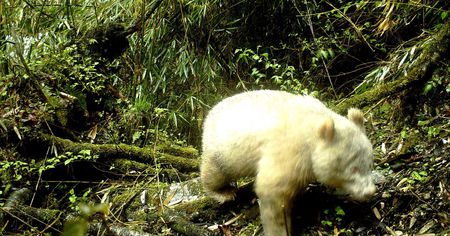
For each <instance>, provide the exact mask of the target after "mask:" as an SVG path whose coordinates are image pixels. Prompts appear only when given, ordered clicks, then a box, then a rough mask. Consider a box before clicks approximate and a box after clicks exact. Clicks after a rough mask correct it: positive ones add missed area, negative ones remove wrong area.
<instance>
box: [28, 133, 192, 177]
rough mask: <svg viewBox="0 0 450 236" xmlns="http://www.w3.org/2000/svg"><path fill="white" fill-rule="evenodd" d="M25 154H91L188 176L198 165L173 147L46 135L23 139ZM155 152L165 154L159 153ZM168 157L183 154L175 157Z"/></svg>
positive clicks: (187, 151) (34, 135) (188, 151)
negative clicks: (52, 149) (76, 140)
mask: <svg viewBox="0 0 450 236" xmlns="http://www.w3.org/2000/svg"><path fill="white" fill-rule="evenodd" d="M22 146H23V147H24V148H25V149H27V150H25V151H26V152H27V153H41V154H43V153H45V152H46V151H47V149H48V148H49V147H54V148H56V150H57V152H58V153H60V154H62V153H65V152H72V153H79V152H80V151H82V150H91V153H92V155H98V156H99V158H100V159H103V160H116V159H127V160H133V161H137V162H141V163H145V164H151V165H154V164H160V165H162V166H166V167H172V168H175V169H177V170H178V171H179V172H182V173H191V172H196V171H198V166H199V162H198V160H197V159H195V158H193V157H194V156H195V155H196V153H197V151H196V150H195V149H193V148H190V147H188V148H186V149H183V147H179V146H177V147H175V148H173V149H171V147H170V146H164V147H155V148H152V147H150V148H149V147H144V148H140V147H136V146H132V145H127V144H91V143H78V142H73V141H71V140H68V139H63V138H59V137H56V136H53V135H49V134H43V133H33V134H31V135H30V136H29V137H24V140H23V145H22ZM158 150H165V151H167V152H168V153H163V152H160V151H158ZM169 153H179V154H185V155H186V156H188V158H186V157H184V156H176V155H172V154H169Z"/></svg>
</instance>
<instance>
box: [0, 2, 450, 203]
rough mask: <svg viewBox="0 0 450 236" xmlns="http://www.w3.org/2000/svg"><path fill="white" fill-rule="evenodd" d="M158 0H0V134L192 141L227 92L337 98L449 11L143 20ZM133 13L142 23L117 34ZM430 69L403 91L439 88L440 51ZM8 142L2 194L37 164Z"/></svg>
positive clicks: (283, 8) (210, 11)
mask: <svg viewBox="0 0 450 236" xmlns="http://www.w3.org/2000/svg"><path fill="white" fill-rule="evenodd" d="M157 2H158V3H159V1H143V0H139V1H131V0H122V1H85V0H72V1H60V0H51V1H48V0H45V1H44V0H26V1H18V0H6V1H2V2H1V3H0V14H1V15H0V50H1V52H2V53H1V55H0V56H1V58H0V111H1V112H0V115H1V117H0V121H1V124H2V128H3V129H2V132H12V133H14V134H15V136H16V138H17V137H19V138H20V137H21V136H23V135H24V134H27V133H28V132H33V131H35V130H43V131H44V132H45V133H50V134H55V135H57V136H60V137H63V138H68V139H71V140H72V141H89V142H94V143H127V144H133V145H136V146H140V147H145V146H149V145H151V144H152V143H153V142H155V141H156V140H158V139H162V137H164V138H168V139H170V140H178V141H176V142H177V143H178V144H183V143H188V144H191V145H194V146H196V147H199V145H200V132H201V125H202V121H203V118H204V116H205V115H206V114H207V111H208V110H209V108H210V107H211V106H212V105H213V104H215V103H216V102H217V101H219V100H220V99H221V98H223V97H225V96H228V95H231V94H235V93H237V92H240V91H245V90H252V89H262V88H263V89H282V90H287V91H291V92H295V93H299V94H312V95H314V96H317V97H319V98H321V99H323V100H325V101H328V102H329V103H336V102H337V101H341V100H342V99H344V98H347V97H349V96H352V95H354V94H361V93H363V92H365V91H367V90H369V89H371V88H372V87H373V86H375V85H376V84H379V83H384V82H387V81H392V80H395V79H396V78H398V77H399V76H402V75H404V74H406V73H408V71H409V70H410V68H411V67H412V65H413V64H414V62H415V60H416V59H417V57H418V55H419V54H420V52H421V51H422V49H423V48H424V47H426V45H427V43H428V42H429V40H427V39H428V38H429V37H430V36H432V35H433V34H434V33H435V32H436V31H438V30H439V29H440V28H441V27H442V26H443V24H444V23H445V22H447V21H448V13H449V11H448V10H449V5H450V2H448V1H445V0H439V1H432V0H422V1H414V0H382V1H369V0H360V1H340V0H336V1H333V0H329V1H326V0H313V1H302V0H272V1H269V0H260V1H251V0H248V1H235V0H230V1H220V0H193V1H185V0H169V1H161V3H160V5H158V7H157V8H156V10H155V11H154V12H153V14H151V15H150V17H148V18H146V17H147V13H148V12H149V11H150V9H151V8H152V6H153V5H154V4H156V3H157ZM136 22H138V23H140V24H142V25H139V27H137V28H133V29H135V31H134V32H132V33H129V34H125V33H124V32H126V31H127V30H129V29H131V28H132V27H133V26H134V25H135V24H136ZM440 66H441V69H440V70H439V71H438V72H437V73H435V74H434V75H433V76H432V77H431V78H429V80H428V81H427V82H426V83H424V84H421V85H420V86H418V87H417V88H415V90H413V91H414V92H413V94H416V93H422V94H423V95H430V97H431V100H433V99H436V98H443V97H445V98H448V93H449V91H450V87H449V85H448V73H449V69H448V68H450V67H449V66H448V61H447V60H446V59H445V60H443V61H442V64H441V65H440ZM431 95H432V96H431ZM408 99H409V100H408ZM414 99H415V97H414V96H411V97H409V98H407V99H405V100H404V101H411V100H414ZM411 104H413V103H411ZM374 105H375V104H374ZM408 106H410V104H409V103H408V104H406V105H405V106H404V107H405V108H408ZM394 109H395V108H394ZM414 109H415V107H414V105H411V107H410V109H409V110H408V109H407V110H406V111H405V113H401V114H405V116H406V117H408V116H407V115H408V114H407V113H408V111H409V112H410V111H411V110H414ZM409 114H410V115H411V113H409ZM412 116H413V115H412ZM411 120H414V119H413V118H411ZM8 124H12V125H11V127H13V129H12V130H11V129H10V128H9V127H10V126H8ZM447 128H448V127H447ZM427 132H433V131H432V130H431V131H429V130H427ZM435 132H436V131H435ZM438 133H439V132H438ZM9 141H10V140H8V141H6V142H5V141H2V142H3V143H2V144H4V145H5V146H8V145H10V143H9ZM9 147H10V148H5V149H0V154H1V155H2V156H4V160H3V161H5V162H4V163H3V164H2V169H3V170H5V172H4V173H8V174H5V175H9V176H7V177H5V179H4V180H8V181H10V182H5V181H3V182H2V186H1V188H2V190H1V192H0V194H1V195H0V197H2V198H4V197H5V196H7V194H8V193H9V192H10V191H11V188H12V187H19V186H23V185H29V184H26V183H25V184H24V183H23V182H20V181H23V179H22V178H24V177H25V176H23V175H27V174H28V175H31V176H36V174H37V173H38V174H39V176H40V174H41V173H42V172H45V170H46V169H45V168H44V169H45V170H43V169H41V168H40V167H30V166H28V165H27V164H21V163H20V162H18V161H19V160H20V161H23V162H29V161H31V160H26V161H25V160H21V158H18V157H19V155H18V154H17V153H15V152H14V151H11V150H14V147H11V146H9ZM74 156H75V157H73V158H74V159H76V160H81V159H82V160H92V159H95V156H94V155H91V154H90V153H86V152H83V153H79V154H76V155H74ZM71 157H72V156H70V155H69V156H68V157H67V158H69V159H70V158H71ZM11 163H14V165H12V164H11ZM7 164H8V165H7ZM11 166H13V167H14V168H15V171H12V170H11V168H12V167H11ZM45 166H46V167H48V165H45ZM22 167H23V169H21V168H22ZM25 167H26V168H25ZM27 168H28V169H27ZM48 168H51V167H48ZM11 171H12V172H11ZM25 172H27V173H26V174H25ZM28 177H29V176H28ZM15 181H18V182H15ZM69 195H70V194H69Z"/></svg>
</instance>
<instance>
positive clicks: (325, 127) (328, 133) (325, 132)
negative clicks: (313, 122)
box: [319, 118, 335, 142]
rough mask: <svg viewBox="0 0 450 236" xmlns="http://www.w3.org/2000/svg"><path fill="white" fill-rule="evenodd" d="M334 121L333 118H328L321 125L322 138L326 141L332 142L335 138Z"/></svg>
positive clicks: (320, 133)
mask: <svg viewBox="0 0 450 236" xmlns="http://www.w3.org/2000/svg"><path fill="white" fill-rule="evenodd" d="M334 133H335V130H334V122H333V120H332V119H331V118H327V119H326V120H325V121H323V123H322V124H321V125H320V127H319V135H320V138H321V139H323V140H324V141H327V142H331V141H333V138H334Z"/></svg>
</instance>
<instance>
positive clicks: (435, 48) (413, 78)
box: [334, 21, 450, 114]
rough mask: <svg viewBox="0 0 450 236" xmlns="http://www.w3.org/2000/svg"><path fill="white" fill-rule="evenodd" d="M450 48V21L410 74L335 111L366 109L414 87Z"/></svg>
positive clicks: (338, 107) (438, 33)
mask: <svg viewBox="0 0 450 236" xmlns="http://www.w3.org/2000/svg"><path fill="white" fill-rule="evenodd" d="M449 47H450V21H447V22H446V23H445V24H444V25H443V26H442V28H441V29H440V30H439V31H438V32H437V34H435V35H434V36H432V39H431V40H430V42H429V43H428V44H427V45H426V46H425V48H424V49H423V51H422V53H421V54H420V55H419V57H418V59H417V60H416V62H415V63H414V65H413V68H412V69H411V70H410V71H408V73H407V74H406V75H404V76H402V77H400V78H398V79H396V80H394V81H391V82H388V83H384V84H380V85H378V86H376V87H374V88H372V89H370V90H368V91H366V92H364V93H362V94H357V95H354V96H352V97H350V98H349V99H347V100H344V101H342V102H341V103H339V104H338V105H336V106H335V108H334V110H336V111H337V112H339V113H341V114H344V113H346V110H347V109H348V108H350V107H359V108H362V107H365V106H367V105H369V104H374V103H376V102H377V101H379V100H380V99H383V98H385V97H387V96H390V95H393V94H396V93H398V92H401V91H403V90H405V89H407V88H410V87H412V86H414V85H415V84H416V83H418V82H420V81H421V80H422V79H424V78H427V75H430V74H431V73H432V71H433V68H435V66H436V65H437V64H438V63H439V61H440V60H441V58H443V56H444V55H445V54H446V53H448V50H449Z"/></svg>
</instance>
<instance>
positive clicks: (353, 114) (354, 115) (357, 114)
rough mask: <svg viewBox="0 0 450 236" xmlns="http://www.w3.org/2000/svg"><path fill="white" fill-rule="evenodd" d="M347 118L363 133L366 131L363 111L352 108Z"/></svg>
mask: <svg viewBox="0 0 450 236" xmlns="http://www.w3.org/2000/svg"><path fill="white" fill-rule="evenodd" d="M347 118H348V119H349V120H351V121H352V122H353V123H355V124H356V125H357V126H358V127H359V128H360V129H361V130H362V131H363V132H365V129H364V114H363V113H362V111H361V110H359V109H356V108H350V109H348V112H347Z"/></svg>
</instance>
